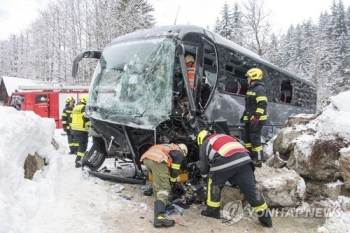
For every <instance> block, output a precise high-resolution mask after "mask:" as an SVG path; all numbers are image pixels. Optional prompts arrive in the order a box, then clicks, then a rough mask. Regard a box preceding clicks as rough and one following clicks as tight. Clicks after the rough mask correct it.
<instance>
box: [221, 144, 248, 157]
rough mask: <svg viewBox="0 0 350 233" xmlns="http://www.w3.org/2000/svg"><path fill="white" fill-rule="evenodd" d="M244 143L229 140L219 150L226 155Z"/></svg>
mask: <svg viewBox="0 0 350 233" xmlns="http://www.w3.org/2000/svg"><path fill="white" fill-rule="evenodd" d="M241 147H242V145H241V144H240V143H238V142H229V143H226V144H225V145H224V146H222V147H221V148H220V150H219V154H220V155H223V156H224V155H226V153H227V152H228V151H230V150H232V149H236V148H241Z"/></svg>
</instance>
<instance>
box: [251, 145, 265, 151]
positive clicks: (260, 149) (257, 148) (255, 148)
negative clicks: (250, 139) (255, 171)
mask: <svg viewBox="0 0 350 233" xmlns="http://www.w3.org/2000/svg"><path fill="white" fill-rule="evenodd" d="M262 149H263V148H262V146H257V147H253V151H256V152H259V151H262Z"/></svg>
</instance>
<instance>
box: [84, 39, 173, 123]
mask: <svg viewBox="0 0 350 233" xmlns="http://www.w3.org/2000/svg"><path fill="white" fill-rule="evenodd" d="M174 58H175V43H174V40H173V39H171V38H156V39H154V38H153V39H142V40H137V41H128V42H120V43H113V44H110V45H108V46H107V47H106V48H105V50H104V51H103V53H102V56H101V58H100V61H99V63H98V65H97V67H96V70H95V73H94V76H93V79H92V85H91V87H90V91H89V93H90V96H89V101H88V105H87V106H88V107H87V113H88V114H89V116H90V117H93V118H95V119H100V120H104V121H109V122H113V123H117V124H123V125H129V126H132V127H138V128H145V129H154V128H155V127H156V126H157V125H158V124H159V123H161V122H162V121H164V120H166V119H168V116H169V114H170V112H171V100H172V85H173V81H172V80H173V72H174Z"/></svg>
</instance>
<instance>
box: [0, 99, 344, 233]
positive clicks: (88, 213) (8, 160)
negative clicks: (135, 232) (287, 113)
mask: <svg viewBox="0 0 350 233" xmlns="http://www.w3.org/2000/svg"><path fill="white" fill-rule="evenodd" d="M348 99H350V92H344V93H341V94H340V95H338V96H334V97H332V98H330V102H331V103H330V105H328V106H326V107H325V109H324V111H323V113H322V114H321V115H320V116H318V117H317V118H316V119H315V120H313V121H311V122H310V123H309V124H308V127H309V128H314V129H317V130H318V131H319V135H337V134H338V135H341V136H343V137H344V138H345V139H350V135H349V134H348V133H349V132H350V122H349V120H348V117H347V116H348V112H349V110H350V102H349V101H348ZM0 116H1V121H0V132H1V134H0V232H1V233H2V232H26V233H27V232H29V233H31V232H107V230H111V231H112V229H109V228H108V226H107V225H106V224H105V222H106V221H107V220H106V219H105V218H104V216H103V213H105V212H107V211H108V210H111V209H113V210H114V211H119V210H120V211H123V210H124V208H125V205H126V204H125V203H127V202H129V203H131V202H132V201H127V200H123V199H121V198H119V197H113V195H110V194H109V193H110V192H109V191H108V190H110V189H111V188H113V189H117V188H120V186H112V187H111V186H110V185H107V184H106V182H105V181H103V180H100V179H97V178H89V179H86V176H85V175H86V174H84V172H83V171H82V170H81V169H75V168H73V167H74V159H75V156H72V155H68V145H67V139H66V136H62V135H61V133H62V130H59V129H55V123H54V121H53V120H52V119H46V118H40V117H39V116H38V115H36V114H34V113H33V112H31V111H16V110H15V109H14V108H12V107H3V106H0ZM52 138H53V139H54V140H55V141H56V142H57V143H58V144H59V149H58V150H55V149H54V147H53V146H52V145H51V139H52ZM311 139H312V136H311V135H305V136H303V140H298V144H299V147H298V149H303V150H308V148H309V143H310V141H311ZM302 141H304V142H305V144H302ZM270 146H271V145H270ZM347 149H349V148H347ZM35 152H37V153H38V154H39V155H40V156H41V157H42V158H43V159H45V161H46V163H48V165H47V166H45V167H44V168H43V170H40V171H37V172H36V173H35V175H34V177H33V179H32V180H28V179H24V169H23V164H24V161H25V159H26V157H27V156H28V154H31V155H33V154H34V153H35ZM281 182H282V183H283V181H281ZM271 185H275V183H272V184H271ZM337 185H340V181H336V182H334V183H332V184H328V186H331V187H333V186H337ZM298 190H299V191H300V192H303V191H304V190H305V187H304V184H302V183H300V187H299V188H298ZM111 199H114V200H115V201H113V202H111V201H110V200H111ZM329 202H331V201H329ZM331 204H333V205H336V206H340V207H341V206H344V205H349V204H350V199H349V198H348V197H342V196H340V197H339V198H338V200H337V201H334V202H333V203H331ZM137 206H138V207H139V208H147V206H145V204H144V203H141V204H140V203H137ZM150 209H152V208H150ZM151 212H152V210H151ZM82 213H84V214H82ZM150 214H152V213H150ZM109 221H110V220H109ZM203 221H205V220H203ZM349 228H350V213H349V212H342V214H341V217H337V218H335V217H334V218H329V219H328V220H327V222H326V224H325V225H324V226H322V227H319V229H318V232H346V231H347V230H348V229H349ZM116 230H117V229H116ZM116 232H117V231H116Z"/></svg>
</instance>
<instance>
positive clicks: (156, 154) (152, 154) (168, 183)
mask: <svg viewBox="0 0 350 233" xmlns="http://www.w3.org/2000/svg"><path fill="white" fill-rule="evenodd" d="M187 152H188V151H187V146H186V145H185V144H178V145H176V144H159V145H154V146H152V147H151V148H149V149H148V150H147V151H146V152H145V153H144V154H143V155H142V157H141V159H140V161H141V162H143V164H144V165H145V166H146V168H147V170H148V171H149V172H150V173H151V174H152V178H153V190H154V191H153V193H154V197H155V199H156V201H155V202H154V222H153V226H155V227H170V226H173V225H174V224H175V221H174V220H168V219H166V218H164V213H165V208H166V206H167V205H168V204H169V193H170V192H171V190H172V189H173V188H175V187H176V181H177V175H178V173H179V171H180V166H181V163H182V160H183V157H185V156H187ZM169 177H170V179H169Z"/></svg>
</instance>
